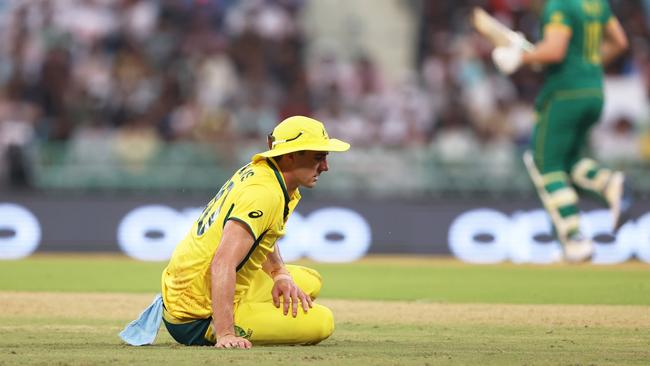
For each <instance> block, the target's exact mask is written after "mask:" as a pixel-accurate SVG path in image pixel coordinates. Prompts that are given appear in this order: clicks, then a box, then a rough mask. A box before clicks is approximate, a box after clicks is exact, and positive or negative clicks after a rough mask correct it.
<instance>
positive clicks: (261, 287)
mask: <svg viewBox="0 0 650 366" xmlns="http://www.w3.org/2000/svg"><path fill="white" fill-rule="evenodd" d="M286 268H287V270H288V271H289V273H290V274H291V277H293V280H294V282H295V283H296V284H297V285H298V287H300V289H301V290H302V291H303V292H304V293H305V294H307V295H309V296H310V297H311V298H312V299H315V298H316V297H317V296H318V295H319V294H320V289H321V287H322V285H323V281H322V279H321V276H320V274H319V273H318V272H317V271H316V270H314V269H311V268H307V267H303V266H296V265H291V264H288V265H287V266H286ZM272 288H273V280H272V279H271V278H270V277H269V276H268V275H267V274H266V273H264V271H257V272H256V273H255V276H254V277H253V279H252V280H251V284H250V287H249V288H248V291H246V295H245V296H244V298H243V301H244V302H251V303H254V302H271V301H273V299H272V298H271V289H272Z"/></svg>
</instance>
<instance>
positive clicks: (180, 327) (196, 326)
mask: <svg viewBox="0 0 650 366" xmlns="http://www.w3.org/2000/svg"><path fill="white" fill-rule="evenodd" d="M211 322H212V318H207V319H196V320H190V321H179V320H178V319H175V318H174V317H173V316H171V315H170V314H169V313H167V311H166V310H163V323H165V328H167V332H169V334H170V335H171V336H172V338H174V340H175V341H176V342H178V343H180V344H184V345H186V346H212V345H214V344H215V342H216V340H215V337H214V332H213V330H212V324H211Z"/></svg>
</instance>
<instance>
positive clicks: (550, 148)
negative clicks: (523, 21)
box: [492, 0, 631, 262]
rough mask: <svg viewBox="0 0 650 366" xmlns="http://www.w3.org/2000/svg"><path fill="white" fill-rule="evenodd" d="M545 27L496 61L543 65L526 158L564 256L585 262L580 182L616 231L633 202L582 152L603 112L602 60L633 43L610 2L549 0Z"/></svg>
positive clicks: (620, 179)
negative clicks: (529, 46) (531, 41)
mask: <svg viewBox="0 0 650 366" xmlns="http://www.w3.org/2000/svg"><path fill="white" fill-rule="evenodd" d="M542 26H543V29H542V34H543V39H542V40H541V41H540V42H539V43H537V44H536V45H535V48H534V49H533V50H531V51H529V52H524V51H522V48H521V47H520V46H518V45H516V44H513V45H511V46H508V47H497V48H495V50H494V51H493V53H492V58H493V60H494V63H495V65H496V66H497V68H498V69H499V70H500V71H501V72H503V73H505V74H510V73H512V72H514V71H516V70H517V69H518V68H519V67H520V66H521V65H542V66H544V67H545V69H544V85H543V88H542V90H541V92H540V93H539V95H538V97H537V100H536V105H535V107H536V112H537V121H536V124H535V128H534V130H533V135H532V138H531V144H532V155H531V154H530V153H527V155H526V156H525V157H524V160H525V162H526V167H527V169H528V170H529V173H530V175H531V178H532V180H533V182H534V184H535V186H536V188H537V191H538V194H539V196H540V198H541V200H542V202H543V204H544V206H545V208H546V210H547V212H548V213H549V215H550V216H551V219H552V223H553V226H554V230H555V233H556V234H557V236H558V239H559V240H560V242H561V243H562V245H563V248H564V254H565V258H566V260H568V261H575V262H577V261H585V260H588V259H589V258H590V257H591V256H592V253H593V244H592V242H591V240H590V239H589V238H586V237H585V236H583V235H582V234H581V232H580V223H579V215H578V214H579V211H578V208H577V206H576V205H577V202H578V196H577V193H576V191H575V189H574V187H576V188H578V189H579V190H581V191H584V192H590V193H592V194H594V195H595V196H597V197H599V198H601V199H602V200H603V201H604V202H605V203H606V204H608V205H609V207H610V210H611V212H612V219H613V224H612V226H613V230H614V231H616V230H618V228H619V227H620V226H621V225H622V224H623V223H624V222H625V220H626V219H627V214H628V212H629V209H630V206H631V198H630V197H629V192H628V190H627V188H626V184H625V177H624V175H623V173H622V172H618V171H612V170H609V169H607V168H604V167H602V166H601V165H600V164H598V163H597V162H596V161H594V160H593V159H590V158H587V157H584V155H583V154H584V150H585V147H586V145H587V143H588V141H587V140H588V132H589V130H590V129H591V127H592V126H593V125H594V124H595V123H596V122H597V121H598V120H599V118H600V115H601V111H602V109H603V66H602V65H603V63H607V62H610V61H612V60H613V59H615V58H616V57H617V56H618V55H620V54H621V53H622V52H623V51H624V50H625V49H626V48H627V47H628V41H627V38H626V36H625V33H624V31H623V29H622V27H621V24H620V23H619V21H618V20H617V19H616V18H615V17H614V16H613V15H612V13H611V10H610V7H609V4H608V3H607V1H606V0H548V1H546V3H545V6H544V10H543V18H542ZM603 35H604V36H605V37H604V39H603Z"/></svg>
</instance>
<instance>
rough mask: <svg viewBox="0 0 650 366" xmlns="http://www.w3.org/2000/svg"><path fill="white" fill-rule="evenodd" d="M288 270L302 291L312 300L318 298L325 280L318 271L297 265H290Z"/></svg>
mask: <svg viewBox="0 0 650 366" xmlns="http://www.w3.org/2000/svg"><path fill="white" fill-rule="evenodd" d="M287 269H288V270H289V272H290V273H291V276H292V277H293V280H294V281H295V282H296V284H297V285H298V287H300V289H302V290H303V291H304V292H305V293H306V294H307V295H309V296H310V297H311V298H312V299H315V298H317V297H318V295H319V294H320V290H321V287H323V279H322V277H321V275H320V273H318V271H316V270H315V269H312V268H308V267H303V266H296V265H288V266H287Z"/></svg>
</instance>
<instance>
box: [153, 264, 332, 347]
mask: <svg viewBox="0 0 650 366" xmlns="http://www.w3.org/2000/svg"><path fill="white" fill-rule="evenodd" d="M287 269H288V270H289V272H290V273H291V276H292V277H293V279H294V281H295V282H296V284H297V285H298V287H300V288H301V289H302V290H303V291H304V292H305V294H307V295H308V296H310V297H311V298H312V299H315V298H316V297H317V296H318V294H319V293H320V289H321V286H322V281H321V277H320V275H319V274H318V272H316V271H315V270H313V269H310V268H307V267H302V266H294V265H287ZM272 288H273V280H272V279H271V278H270V277H269V276H268V275H267V274H266V273H264V272H263V271H261V270H260V271H258V272H257V274H256V276H255V278H253V280H252V281H251V286H250V288H249V290H248V291H247V292H246V294H245V295H244V297H243V298H241V299H236V301H235V308H234V312H235V332H236V333H237V335H239V336H242V337H245V338H248V339H249V340H250V341H251V342H253V344H267V345H271V344H274V345H280V344H305V345H307V344H316V343H319V342H321V341H322V340H324V339H326V338H327V337H329V336H330V335H331V334H332V333H333V332H334V317H333V316H332V312H331V311H330V310H329V309H328V308H326V307H324V306H322V305H319V304H316V303H314V304H313V307H312V308H311V309H309V311H308V312H307V313H304V311H303V310H302V306H301V305H300V304H299V307H298V315H297V316H296V317H295V318H294V317H293V316H292V314H291V310H289V314H288V315H284V313H283V308H282V305H280V308H276V307H275V305H273V299H272V297H271V289H272ZM163 315H164V318H163V319H164V321H165V325H166V327H167V330H168V331H169V333H170V334H171V335H172V337H173V338H174V339H175V340H176V341H178V342H179V343H182V344H186V345H211V344H215V343H216V338H215V335H214V330H213V329H212V319H211V318H208V319H197V320H194V321H190V322H178V321H175V319H173V318H172V317H171V316H170V315H169V314H168V313H167V312H166V311H165V312H164V314H163Z"/></svg>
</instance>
